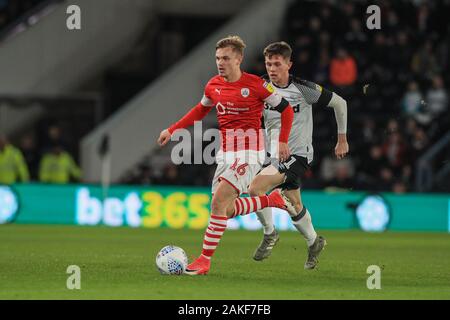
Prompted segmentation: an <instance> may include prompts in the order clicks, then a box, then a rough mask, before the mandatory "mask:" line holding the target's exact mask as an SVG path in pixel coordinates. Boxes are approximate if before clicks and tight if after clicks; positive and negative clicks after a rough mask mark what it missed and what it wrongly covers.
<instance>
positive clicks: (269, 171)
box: [249, 42, 349, 269]
mask: <svg viewBox="0 0 450 320" xmlns="http://www.w3.org/2000/svg"><path fill="white" fill-rule="evenodd" d="M291 55H292V49H291V47H290V46H289V45H288V44H287V43H286V42H275V43H272V44H270V45H268V46H267V47H266V48H265V49H264V57H265V64H266V70H267V73H268V74H267V75H266V76H265V77H266V80H267V81H270V82H271V83H272V85H273V86H274V87H275V89H276V91H277V92H278V93H279V94H280V95H281V96H282V97H284V98H285V99H286V100H287V101H289V103H290V104H291V105H292V106H293V108H294V112H295V113H294V122H293V124H292V130H291V133H290V136H289V140H288V145H289V148H290V150H291V156H290V157H289V158H288V159H287V160H285V161H284V162H279V161H278V160H277V159H272V161H271V164H270V165H268V166H267V167H265V168H264V169H263V170H262V171H261V172H260V173H259V174H258V175H257V176H256V177H255V178H254V180H253V181H252V183H251V185H250V187H249V194H250V196H256V195H263V194H265V193H266V192H268V191H270V190H271V189H273V188H281V190H282V191H281V194H282V195H283V197H284V198H285V202H286V203H287V204H288V212H289V214H290V215H291V218H292V222H293V224H294V226H295V227H296V228H297V230H298V231H299V232H300V233H301V234H302V235H303V237H304V238H305V240H306V242H307V245H308V258H307V260H306V263H305V266H304V267H305V269H313V268H314V267H315V266H316V265H317V263H318V256H319V253H320V252H321V251H322V250H323V248H324V246H325V245H326V240H325V238H324V237H322V236H319V235H317V233H316V232H315V230H314V227H313V225H312V222H311V215H310V213H309V211H308V209H306V207H305V206H304V205H303V203H302V201H301V197H300V178H301V177H302V175H303V174H304V172H305V171H306V170H308V168H309V164H310V163H311V161H312V160H313V146H312V131H313V118H312V108H316V107H331V108H333V109H334V113H335V118H336V123H337V131H338V139H337V144H336V147H335V150H334V152H335V155H336V157H337V158H338V159H342V158H343V157H345V156H346V154H347V153H348V150H349V147H348V143H347V135H346V132H347V102H346V101H345V100H344V99H343V98H341V97H340V96H339V95H337V94H336V93H334V92H331V91H329V90H327V89H325V88H322V87H321V86H319V85H317V84H315V83H313V82H310V81H305V80H302V79H298V78H296V77H293V76H292V75H290V74H289V69H290V68H291V66H292V62H291ZM264 125H265V128H266V134H267V141H266V142H268V143H269V144H270V146H269V147H268V151H269V152H270V154H271V155H276V154H277V150H276V146H277V144H276V143H275V142H276V141H278V134H279V132H280V115H279V113H277V112H276V111H275V110H271V109H270V107H268V106H267V107H266V110H265V111H264ZM257 215H258V219H259V220H260V221H261V223H262V224H263V227H264V238H263V240H262V242H261V243H260V245H259V246H258V248H257V249H256V251H255V254H254V256H253V258H254V259H255V260H257V261H260V260H263V259H265V258H267V257H268V256H269V255H270V253H271V250H272V248H273V246H274V245H275V244H276V243H277V242H278V239H279V236H278V233H277V231H276V230H275V229H274V226H273V219H272V210H271V208H266V209H263V210H261V211H258V212H257Z"/></svg>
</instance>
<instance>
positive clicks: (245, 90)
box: [241, 88, 250, 98]
mask: <svg viewBox="0 0 450 320" xmlns="http://www.w3.org/2000/svg"><path fill="white" fill-rule="evenodd" d="M241 95H242V96H243V97H244V98H247V97H248V96H249V95H250V90H249V89H248V88H242V89H241Z"/></svg>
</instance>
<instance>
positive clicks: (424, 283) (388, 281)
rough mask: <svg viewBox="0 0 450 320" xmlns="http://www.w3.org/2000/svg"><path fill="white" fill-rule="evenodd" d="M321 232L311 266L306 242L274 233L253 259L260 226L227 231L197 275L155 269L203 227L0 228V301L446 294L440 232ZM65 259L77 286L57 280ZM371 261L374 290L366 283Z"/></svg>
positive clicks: (197, 239)
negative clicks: (271, 243) (265, 253)
mask: <svg viewBox="0 0 450 320" xmlns="http://www.w3.org/2000/svg"><path fill="white" fill-rule="evenodd" d="M320 233H321V234H323V235H324V236H325V237H326V238H327V240H328V246H327V247H326V249H325V251H324V252H323V254H322V255H321V259H320V263H319V266H318V268H317V269H315V270H304V269H303V263H304V260H305V257H306V246H305V242H304V240H303V238H302V237H301V236H300V235H299V234H298V233H296V232H282V233H281V238H280V242H279V243H278V245H277V246H276V247H275V248H274V250H273V253H272V256H271V257H270V258H269V259H267V260H265V261H263V262H256V261H253V259H252V258H251V257H252V254H253V251H254V249H255V247H256V245H257V244H258V243H259V241H260V239H261V235H262V232H251V231H227V232H225V234H224V236H223V238H222V241H221V243H220V246H219V248H218V250H217V251H216V254H215V256H214V257H213V263H212V268H211V270H210V273H209V274H208V275H207V276H196V277H192V276H163V275H160V274H159V272H158V271H157V269H156V267H155V261H154V260H155V256H156V254H157V252H158V250H159V249H160V248H162V247H163V246H165V245H167V244H174V245H177V246H180V247H182V248H183V249H185V250H186V252H187V254H188V256H189V258H190V259H191V258H192V256H194V255H197V254H199V252H200V249H201V243H202V239H203V230H170V229H143V228H142V229H131V228H107V227H77V226H57V225H45V226H44V225H39V226H38V225H17V224H10V225H3V226H0V299H178V300H184V299H275V300H276V299H450V234H445V233H394V232H387V233H382V234H368V233H363V232H360V231H326V230H321V232H320ZM69 265H78V266H79V267H80V268H81V289H80V290H68V289H67V288H66V281H67V278H68V277H69V276H70V275H69V274H67V273H66V269H67V267H68V266H69ZM369 265H378V266H380V267H381V268H382V271H381V289H380V290H376V289H375V290H369V289H367V287H366V281H367V278H368V277H369V276H370V275H369V274H367V267H368V266H369Z"/></svg>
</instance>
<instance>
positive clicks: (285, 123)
mask: <svg viewBox="0 0 450 320" xmlns="http://www.w3.org/2000/svg"><path fill="white" fill-rule="evenodd" d="M283 100H284V99H283ZM285 101H286V100H285ZM286 102H287V101H286ZM293 121H294V109H293V108H292V106H291V105H290V104H289V103H287V106H286V107H285V108H284V110H283V111H282V112H281V128H280V137H279V139H278V144H279V145H278V152H279V155H278V156H279V159H280V161H285V160H287V159H288V158H289V156H290V150H289V146H288V140H289V134H290V133H291V128H292V122H293Z"/></svg>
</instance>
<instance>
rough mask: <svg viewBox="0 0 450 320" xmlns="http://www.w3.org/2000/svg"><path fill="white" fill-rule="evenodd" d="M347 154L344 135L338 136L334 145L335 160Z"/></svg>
mask: <svg viewBox="0 0 450 320" xmlns="http://www.w3.org/2000/svg"><path fill="white" fill-rule="evenodd" d="M347 153H348V143H347V138H346V137H345V135H341V134H339V137H338V142H337V143H336V147H335V148H334V154H335V155H336V158H338V159H343V158H344V157H345V156H346V155H347Z"/></svg>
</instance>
